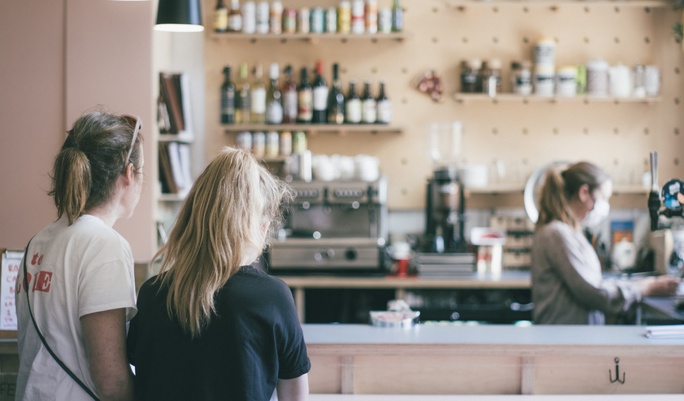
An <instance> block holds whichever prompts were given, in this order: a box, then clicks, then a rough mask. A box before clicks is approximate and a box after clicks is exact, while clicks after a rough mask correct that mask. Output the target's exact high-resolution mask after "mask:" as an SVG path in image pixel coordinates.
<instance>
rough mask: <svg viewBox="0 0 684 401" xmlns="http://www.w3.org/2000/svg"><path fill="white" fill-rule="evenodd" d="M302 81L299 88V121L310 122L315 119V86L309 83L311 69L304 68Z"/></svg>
mask: <svg viewBox="0 0 684 401" xmlns="http://www.w3.org/2000/svg"><path fill="white" fill-rule="evenodd" d="M301 74H302V75H301V81H300V83H299V89H298V90H297V100H298V103H299V104H298V113H297V122H299V123H302V124H309V123H311V121H312V120H313V88H312V87H311V84H309V71H308V69H307V68H306V67H304V68H302V72H301Z"/></svg>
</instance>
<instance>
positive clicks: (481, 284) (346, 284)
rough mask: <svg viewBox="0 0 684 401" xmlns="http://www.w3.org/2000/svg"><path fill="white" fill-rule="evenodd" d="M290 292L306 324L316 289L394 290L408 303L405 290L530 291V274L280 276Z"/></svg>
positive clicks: (511, 272) (509, 272)
mask: <svg viewBox="0 0 684 401" xmlns="http://www.w3.org/2000/svg"><path fill="white" fill-rule="evenodd" d="M278 277H279V278H280V279H282V280H283V281H284V282H285V283H286V284H287V285H288V286H289V287H290V288H291V289H292V292H293V295H294V299H295V304H296V305H297V313H298V315H299V318H300V321H301V322H305V321H306V318H305V309H306V299H305V290H307V289H315V288H319V289H320V288H326V289H327V288H347V289H392V290H394V299H405V297H406V290H411V289H450V290H463V289H478V290H490V289H491V290H529V289H530V285H531V279H530V273H529V272H515V271H508V272H502V274H499V275H492V274H484V275H482V274H477V273H473V274H468V275H463V276H455V277H445V278H423V277H419V276H409V277H396V276H384V277H377V276H364V277H357V276H354V277H351V276H333V275H330V276H322V275H308V276H278Z"/></svg>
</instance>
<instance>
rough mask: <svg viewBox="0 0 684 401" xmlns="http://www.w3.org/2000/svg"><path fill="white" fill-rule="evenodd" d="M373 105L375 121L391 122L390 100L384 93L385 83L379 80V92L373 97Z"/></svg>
mask: <svg viewBox="0 0 684 401" xmlns="http://www.w3.org/2000/svg"><path fill="white" fill-rule="evenodd" d="M375 105H376V106H375V107H376V108H377V123H378V124H389V123H391V122H392V102H390V100H389V99H388V98H387V95H386V94H385V83H384V82H383V81H380V94H379V95H378V98H377V99H375Z"/></svg>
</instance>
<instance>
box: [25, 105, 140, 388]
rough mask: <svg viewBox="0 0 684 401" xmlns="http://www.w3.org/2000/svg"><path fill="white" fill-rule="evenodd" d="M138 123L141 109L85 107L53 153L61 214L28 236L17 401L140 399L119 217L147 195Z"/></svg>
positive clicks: (130, 285)
mask: <svg viewBox="0 0 684 401" xmlns="http://www.w3.org/2000/svg"><path fill="white" fill-rule="evenodd" d="M141 127H142V124H141V122H140V120H139V119H138V118H136V117H131V116H118V115H114V114H109V113H106V112H101V111H96V112H92V113H89V114H86V115H84V116H82V117H81V118H79V119H78V120H77V121H76V122H75V123H74V126H73V128H72V129H71V130H69V131H68V135H67V138H66V140H65V142H64V144H63V145H62V149H61V150H60V152H59V154H58V155H57V157H56V158H55V161H54V166H53V171H52V189H51V191H50V195H51V196H52V197H53V198H54V202H55V206H56V207H57V220H56V221H54V222H53V223H51V224H49V225H48V226H47V227H45V228H44V229H43V230H42V231H40V232H39V233H38V234H36V235H35V236H34V237H33V238H32V239H31V241H30V242H29V245H28V246H27V251H26V254H25V257H24V260H23V261H22V265H21V267H22V268H21V269H20V270H19V276H18V278H17V286H16V288H17V294H16V305H17V319H18V342H19V373H18V377H17V388H16V399H17V400H27V401H28V400H31V401H36V400H38V401H40V400H92V399H102V400H133V377H132V374H131V369H130V367H129V365H128V362H127V360H126V348H125V347H126V343H125V338H126V325H127V322H128V321H130V319H132V317H133V315H134V314H135V312H136V307H135V300H136V299H135V281H134V275H133V255H132V253H131V247H130V246H129V244H128V242H126V240H125V239H124V238H123V237H122V236H121V235H120V234H118V233H117V232H116V231H115V230H114V229H113V228H112V226H113V225H114V223H115V222H116V221H117V220H118V219H120V218H129V217H131V215H132V214H133V210H134V209H135V207H136V205H137V203H138V200H139V198H140V192H141V189H142V182H143V174H142V169H143V164H144V158H143V152H142V146H141V144H142V135H141V133H140V128H141ZM24 272H26V273H27V274H26V275H25V274H24Z"/></svg>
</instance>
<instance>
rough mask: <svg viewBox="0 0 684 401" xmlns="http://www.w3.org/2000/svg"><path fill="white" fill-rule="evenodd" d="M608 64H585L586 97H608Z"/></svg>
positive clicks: (592, 61)
mask: <svg viewBox="0 0 684 401" xmlns="http://www.w3.org/2000/svg"><path fill="white" fill-rule="evenodd" d="M608 69H609V66H608V63H607V62H605V61H603V60H591V61H589V62H588V63H587V95H589V96H608Z"/></svg>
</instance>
